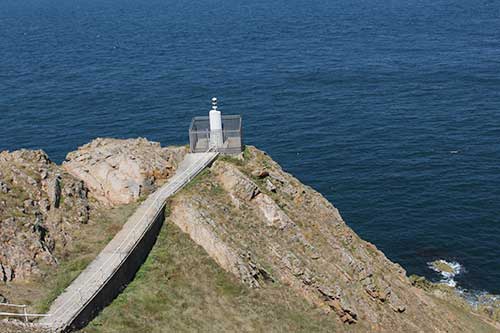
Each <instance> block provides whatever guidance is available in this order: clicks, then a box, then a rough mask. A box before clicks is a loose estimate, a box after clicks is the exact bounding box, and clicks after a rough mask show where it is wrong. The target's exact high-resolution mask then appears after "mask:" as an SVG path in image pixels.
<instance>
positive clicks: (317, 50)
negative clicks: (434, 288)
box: [0, 0, 500, 294]
mask: <svg viewBox="0 0 500 333" xmlns="http://www.w3.org/2000/svg"><path fill="white" fill-rule="evenodd" d="M213 96H217V97H218V98H219V100H220V104H219V105H220V109H221V110H222V111H223V113H226V114H241V115H243V117H244V131H245V141H246V143H247V144H251V145H256V146H257V147H259V148H261V149H263V150H265V151H267V152H268V153H269V154H270V155H271V156H272V157H273V158H274V159H275V160H277V161H278V162H279V163H280V164H281V165H282V166H283V167H284V168H285V169H286V170H287V171H289V172H291V173H293V174H294V175H295V176H297V177H298V178H299V179H300V180H302V181H303V182H304V183H306V184H309V185H311V186H312V187H314V188H315V189H317V190H318V191H320V192H321V193H322V194H323V195H325V196H326V197H327V198H328V199H329V200H330V201H332V202H333V203H334V204H335V205H336V206H337V207H338V208H339V209H340V211H341V213H342V215H343V217H344V219H345V220H346V222H347V223H348V224H349V225H350V226H351V227H352V228H353V229H354V230H355V231H356V232H357V233H358V234H359V235H360V236H361V237H363V238H364V239H366V240H368V241H370V242H372V243H374V244H376V245H377V247H379V248H380V249H381V250H382V251H384V253H385V254H386V255H387V256H388V257H389V258H390V259H391V260H393V261H396V262H398V263H400V264H401V265H402V266H403V267H404V268H405V269H406V270H407V271H408V273H409V274H413V273H415V274H419V275H424V276H427V277H428V278H430V279H432V280H434V281H439V280H440V279H441V277H440V276H439V275H438V274H437V273H436V272H434V271H432V270H431V269H430V268H429V267H428V263H429V262H430V261H433V260H437V259H443V260H446V261H449V262H456V263H457V264H459V265H460V268H461V269H460V273H459V274H457V275H456V276H455V277H454V279H455V281H456V282H457V285H458V287H460V288H463V289H467V290H472V291H488V292H491V293H497V294H498V293H500V2H498V1H493V0H475V1H472V0H456V1H453V0H405V1H401V0H397V1H396V0H380V1H373V0H372V1H368V0H309V1H305V0H252V1H246V0H193V1H185V0H148V1H132V0H1V1H0V150H3V149H8V150H14V149H18V148H37V149H38V148H40V149H44V150H45V151H46V152H47V153H48V154H49V155H50V156H51V158H52V159H53V160H54V161H56V162H58V163H59V162H61V161H63V160H64V158H65V156H66V154H67V153H68V152H69V151H72V150H75V149H76V148H77V147H78V146H80V145H82V144H85V143H87V142H89V141H90V140H92V139H93V138H95V137H120V138H128V137H138V136H142V137H147V138H148V139H150V140H156V141H160V142H161V143H162V144H164V145H170V144H185V143H187V141H188V126H189V122H190V119H191V117H193V116H196V115H205V114H206V113H207V112H208V111H209V109H210V98H211V97H213Z"/></svg>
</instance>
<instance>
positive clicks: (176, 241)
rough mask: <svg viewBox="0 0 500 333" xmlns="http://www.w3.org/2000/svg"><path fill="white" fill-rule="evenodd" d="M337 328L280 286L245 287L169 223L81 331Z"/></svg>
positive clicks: (314, 329) (270, 330)
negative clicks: (121, 286)
mask: <svg viewBox="0 0 500 333" xmlns="http://www.w3.org/2000/svg"><path fill="white" fill-rule="evenodd" d="M336 325H337V323H336V322H335V319H334V317H333V316H326V315H323V314H322V313H320V311H319V310H316V309H314V308H312V306H311V305H309V304H308V303H307V302H306V301H305V300H303V299H302V298H301V297H299V296H298V295H295V294H293V293H292V292H290V290H289V289H287V288H286V287H284V286H282V285H280V284H278V283H274V284H273V283H271V284H269V285H267V286H266V287H264V288H262V289H256V290H254V289H248V288H247V287H245V286H244V285H243V284H242V283H240V281H238V280H237V279H236V278H235V277H234V276H233V275H231V274H229V273H227V272H225V271H224V270H222V269H221V268H220V267H219V266H218V265H217V264H216V263H215V262H214V261H213V260H212V259H211V258H210V257H209V256H208V255H207V254H206V253H205V251H204V250H203V249H202V248H201V247H199V246H197V245H196V244H195V243H193V242H192V241H191V239H190V238H189V236H187V235H186V234H184V233H182V231H180V229H178V228H177V227H176V226H175V225H173V224H171V223H168V219H167V222H166V224H165V225H164V226H163V228H162V230H161V232H160V234H159V237H158V240H157V243H156V244H155V246H154V248H153V250H152V251H151V253H150V255H149V257H148V258H147V260H146V262H145V263H144V264H143V266H142V267H141V269H140V270H139V272H138V273H137V276H136V277H135V279H134V281H133V282H132V283H131V284H130V285H129V286H128V287H127V288H126V289H125V291H124V292H123V293H122V294H121V295H119V296H118V297H117V298H116V299H115V301H114V302H113V303H112V304H111V305H110V306H108V307H107V308H105V309H104V310H103V312H102V313H101V314H100V315H99V316H98V317H97V318H96V319H95V320H94V321H92V322H91V323H90V324H89V326H88V327H87V328H85V329H83V330H82V332H88V333H94V332H103V333H106V332H123V333H125V332H264V331H269V332H288V331H292V332H311V331H314V332H326V331H328V332H330V331H332V329H334V328H335V326H336Z"/></svg>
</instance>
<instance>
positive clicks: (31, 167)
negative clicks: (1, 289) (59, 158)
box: [0, 150, 90, 282]
mask: <svg viewBox="0 0 500 333" xmlns="http://www.w3.org/2000/svg"><path fill="white" fill-rule="evenodd" d="M0 170H1V171H0V188H1V189H2V190H1V191H0V282H11V281H14V280H17V281H21V280H26V279H29V278H30V277H32V276H33V275H36V274H38V273H39V268H38V267H39V264H41V263H45V264H48V265H56V264H57V259H56V256H55V251H56V249H60V248H64V247H65V246H66V244H68V242H70V241H71V237H70V236H69V232H68V231H69V230H71V229H74V228H79V225H80V224H82V223H87V221H88V219H89V211H90V204H89V201H88V198H87V193H88V190H87V188H86V187H85V186H84V184H83V183H82V181H80V180H77V179H75V178H74V177H72V176H71V175H69V174H67V173H65V172H64V171H63V170H61V168H60V167H58V166H57V165H55V164H54V163H52V162H51V161H50V160H49V158H48V157H47V155H46V154H45V153H44V152H43V151H39V150H38V151H30V150H19V151H15V152H12V153H9V152H6V151H4V152H1V153H0Z"/></svg>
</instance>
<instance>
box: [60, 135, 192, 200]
mask: <svg viewBox="0 0 500 333" xmlns="http://www.w3.org/2000/svg"><path fill="white" fill-rule="evenodd" d="M185 153H186V149H185V148H182V147H180V148H174V147H169V148H162V147H161V146H160V144H159V143H157V142H150V141H148V140H146V139H143V138H139V139H128V140H119V139H96V140H94V141H92V142H91V143H89V144H86V145H84V146H82V147H80V148H79V149H78V150H77V151H75V152H71V153H69V154H68V155H67V157H66V161H65V162H64V163H63V167H64V169H65V170H66V171H67V172H69V173H70V174H71V175H73V176H75V177H76V178H78V179H81V180H83V181H84V183H85V185H86V186H87V187H88V188H89V190H90V192H91V194H92V196H94V197H95V198H96V199H98V200H99V201H101V202H104V203H106V204H109V205H119V204H127V203H131V202H134V201H136V200H137V199H139V197H141V196H142V195H144V194H147V193H149V192H151V191H152V190H153V189H154V188H155V186H156V185H159V184H162V183H163V182H164V181H165V180H166V179H167V178H168V177H170V176H171V175H172V174H173V172H174V171H175V169H176V167H177V164H178V163H179V162H180V161H181V160H182V158H183V157H184V154H185Z"/></svg>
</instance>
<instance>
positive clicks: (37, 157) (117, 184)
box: [0, 138, 186, 310]
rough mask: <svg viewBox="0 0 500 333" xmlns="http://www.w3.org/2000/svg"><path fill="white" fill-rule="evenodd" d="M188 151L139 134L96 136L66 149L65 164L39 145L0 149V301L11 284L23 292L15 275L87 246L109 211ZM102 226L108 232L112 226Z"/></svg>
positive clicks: (23, 278) (154, 182)
mask: <svg viewBox="0 0 500 333" xmlns="http://www.w3.org/2000/svg"><path fill="white" fill-rule="evenodd" d="M185 151H186V149H185V148H182V147H170V148H164V147H161V146H160V144H159V143H155V142H150V141H147V140H145V139H142V138H139V139H129V140H117V139H96V140H94V141H93V142H91V143H89V144H87V145H85V146H83V147H80V148H79V149H78V150H77V151H75V152H72V153H69V154H68V156H67V159H66V161H65V162H64V163H63V165H62V166H60V165H56V164H55V163H53V162H52V161H50V159H49V157H48V156H47V155H46V154H45V153H44V152H43V151H39V150H37V151H32V150H19V151H14V152H7V151H3V152H1V153H0V283H1V284H0V302H1V301H2V300H4V301H5V297H6V296H7V294H8V296H9V297H7V298H8V300H9V301H10V302H16V299H17V296H16V291H15V290H21V292H20V293H18V294H23V292H22V289H23V288H14V287H12V288H11V287H10V286H12V283H18V284H19V283H26V282H28V281H34V280H35V279H40V278H42V279H43V276H45V275H47V272H50V271H51V270H54V269H57V267H59V266H60V263H61V261H62V262H64V261H65V260H66V259H67V256H68V250H69V249H73V250H74V252H78V251H79V250H78V247H79V248H87V247H88V246H92V244H93V243H92V238H95V237H94V236H93V233H95V232H96V231H97V230H98V229H99V228H97V227H96V223H104V222H103V221H100V219H102V218H103V216H104V218H109V214H106V211H108V210H110V208H111V207H112V206H117V205H120V204H129V203H133V202H135V201H137V200H139V199H140V198H142V197H144V196H146V195H147V194H148V193H149V192H150V191H152V190H154V189H156V187H157V186H158V185H161V184H162V183H163V182H164V181H165V180H166V179H167V178H168V177H169V176H170V175H171V174H172V173H173V172H174V171H175V168H176V166H177V162H178V161H180V160H182V157H183V155H184V154H185ZM90 220H92V221H91V223H89V221H90ZM119 222H120V221H119ZM123 222H125V221H121V223H123ZM104 231H105V234H104V235H102V236H105V237H110V236H112V235H113V234H114V232H116V231H117V230H115V229H112V230H104ZM85 237H87V239H85ZM85 243H88V244H85ZM75 244H76V245H78V246H75ZM2 293H3V294H5V295H4V296H2V295H1V294H2ZM25 296H26V295H25ZM25 298H26V297H24V299H25ZM33 298H36V297H35V296H33ZM4 310H5V309H4Z"/></svg>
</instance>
